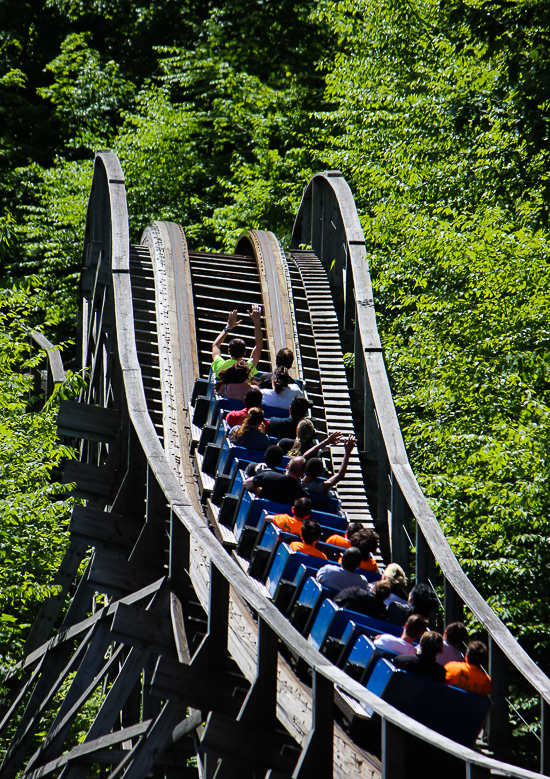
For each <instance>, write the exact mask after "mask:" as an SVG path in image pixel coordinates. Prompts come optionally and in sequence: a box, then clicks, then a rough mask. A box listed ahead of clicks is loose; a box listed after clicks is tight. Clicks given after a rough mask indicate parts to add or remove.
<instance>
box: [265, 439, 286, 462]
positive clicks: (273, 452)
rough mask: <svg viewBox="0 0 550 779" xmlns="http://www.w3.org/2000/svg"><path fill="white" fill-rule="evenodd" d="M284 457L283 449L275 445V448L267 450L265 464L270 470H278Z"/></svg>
mask: <svg viewBox="0 0 550 779" xmlns="http://www.w3.org/2000/svg"><path fill="white" fill-rule="evenodd" d="M284 456H285V455H284V452H283V450H282V449H281V447H280V446H277V444H273V446H268V447H267V449H266V450H265V453H264V462H265V464H266V465H268V466H269V467H270V468H276V467H277V466H278V465H280V464H281V461H282V459H283V457H284Z"/></svg>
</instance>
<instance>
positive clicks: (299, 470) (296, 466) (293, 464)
mask: <svg viewBox="0 0 550 779" xmlns="http://www.w3.org/2000/svg"><path fill="white" fill-rule="evenodd" d="M288 471H289V473H292V474H294V476H303V475H304V473H305V471H306V461H305V460H304V458H303V457H301V456H300V455H298V456H297V457H293V458H292V460H291V461H290V462H289V464H288Z"/></svg>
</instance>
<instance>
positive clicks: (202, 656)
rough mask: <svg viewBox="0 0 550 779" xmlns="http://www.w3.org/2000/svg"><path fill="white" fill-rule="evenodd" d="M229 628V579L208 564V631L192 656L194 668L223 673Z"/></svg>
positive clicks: (212, 565) (212, 564)
mask: <svg viewBox="0 0 550 779" xmlns="http://www.w3.org/2000/svg"><path fill="white" fill-rule="evenodd" d="M228 630H229V581H228V580H227V579H226V578H225V576H224V575H223V573H221V571H219V570H218V569H217V568H216V566H215V565H214V563H211V564H210V602H209V607H208V633H207V634H206V636H205V637H204V639H203V640H202V642H201V644H200V646H199V648H198V649H197V651H196V652H195V654H194V656H193V661H192V664H193V665H194V667H195V668H199V667H200V668H207V669H212V670H213V671H214V672H216V673H223V672H224V671H225V670H226V668H227V660H228V651H227V638H228Z"/></svg>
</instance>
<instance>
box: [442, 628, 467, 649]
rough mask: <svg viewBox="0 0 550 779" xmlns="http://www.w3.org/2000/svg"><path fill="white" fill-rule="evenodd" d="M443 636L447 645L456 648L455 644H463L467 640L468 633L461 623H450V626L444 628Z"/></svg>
mask: <svg viewBox="0 0 550 779" xmlns="http://www.w3.org/2000/svg"><path fill="white" fill-rule="evenodd" d="M445 634H446V637H447V643H449V644H451V645H452V646H456V645H457V644H465V643H466V641H467V640H468V631H467V630H466V626H465V625H463V624H462V622H451V624H450V625H447V627H446V628H445Z"/></svg>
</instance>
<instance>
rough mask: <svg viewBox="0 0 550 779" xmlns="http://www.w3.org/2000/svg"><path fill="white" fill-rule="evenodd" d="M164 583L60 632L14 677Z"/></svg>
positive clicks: (22, 663)
mask: <svg viewBox="0 0 550 779" xmlns="http://www.w3.org/2000/svg"><path fill="white" fill-rule="evenodd" d="M163 583H164V577H162V578H160V579H158V580H157V581H155V582H153V583H152V584H150V585H148V586H147V587H144V588H143V589H142V590H139V591H138V592H133V593H131V594H130V595H126V596H125V597H124V598H121V599H120V600H118V601H115V602H114V603H111V604H110V605H109V606H105V607H104V608H102V609H100V610H99V611H96V613H95V614H94V615H93V616H91V617H88V618H87V619H85V620H82V622H79V623H78V624H76V625H72V626H71V627H69V628H67V629H66V630H61V631H59V633H58V634H57V635H56V636H55V637H54V638H52V639H51V640H50V641H48V642H47V643H46V644H43V645H42V646H41V647H39V648H38V649H35V650H34V652H31V654H30V655H27V657H26V658H25V659H24V660H22V661H20V662H19V663H17V664H16V665H15V666H14V668H13V670H12V675H15V674H19V673H20V672H21V671H23V670H25V669H27V668H29V667H32V666H33V665H34V663H36V662H37V661H38V660H39V659H40V658H42V657H43V656H44V655H45V654H46V653H47V652H50V651H51V650H53V649H55V647H56V646H58V645H59V644H61V643H66V642H69V641H72V640H73V639H75V638H77V637H78V636H79V635H80V634H81V633H84V632H85V631H86V630H89V629H90V628H91V627H92V626H93V625H95V623H96V622H98V621H99V620H101V619H106V618H107V617H108V616H110V615H112V614H114V611H115V608H116V607H117V605H118V603H130V604H131V603H139V602H140V601H142V600H145V599H146V598H150V597H151V596H152V595H154V594H155V593H156V592H157V591H158V590H159V589H160V588H161V586H162V584H163Z"/></svg>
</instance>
